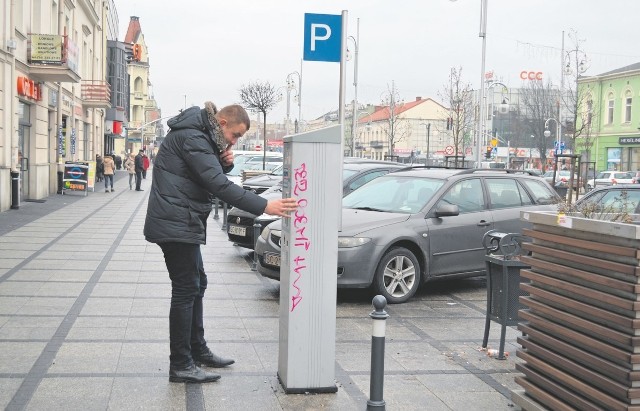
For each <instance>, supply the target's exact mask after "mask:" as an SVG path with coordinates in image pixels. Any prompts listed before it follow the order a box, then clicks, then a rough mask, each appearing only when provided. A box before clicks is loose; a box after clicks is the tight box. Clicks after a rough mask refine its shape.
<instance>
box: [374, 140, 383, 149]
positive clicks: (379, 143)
mask: <svg viewBox="0 0 640 411" xmlns="http://www.w3.org/2000/svg"><path fill="white" fill-rule="evenodd" d="M382 147H383V144H382V141H376V140H373V141H372V142H371V148H382Z"/></svg>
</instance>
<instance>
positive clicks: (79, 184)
mask: <svg viewBox="0 0 640 411" xmlns="http://www.w3.org/2000/svg"><path fill="white" fill-rule="evenodd" d="M62 181H63V183H64V184H63V190H62V194H64V191H65V190H71V191H84V195H85V196H86V195H87V188H88V181H89V163H80V162H74V161H67V162H65V163H64V173H63V175H62Z"/></svg>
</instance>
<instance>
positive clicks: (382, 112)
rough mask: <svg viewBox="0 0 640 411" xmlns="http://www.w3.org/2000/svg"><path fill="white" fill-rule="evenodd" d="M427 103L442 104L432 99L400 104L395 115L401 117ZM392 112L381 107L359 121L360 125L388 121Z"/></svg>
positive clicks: (386, 107)
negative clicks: (400, 115)
mask: <svg viewBox="0 0 640 411" xmlns="http://www.w3.org/2000/svg"><path fill="white" fill-rule="evenodd" d="M427 101H433V102H434V103H436V104H438V105H441V104H440V103H438V102H437V101H435V100H433V99H430V98H417V99H416V100H414V101H410V102H408V103H404V104H398V105H397V106H396V107H395V110H394V111H395V115H396V116H397V115H399V114H401V113H404V112H405V111H407V110H411V109H412V108H414V107H415V106H417V105H419V104H422V103H425V102H427ZM390 114H391V111H390V109H389V106H384V107H380V108H378V109H377V110H376V111H374V112H373V113H371V114H370V115H368V116H364V117H361V118H360V119H359V120H358V123H363V124H366V123H373V122H376V121H382V120H387V119H388V118H389V117H390Z"/></svg>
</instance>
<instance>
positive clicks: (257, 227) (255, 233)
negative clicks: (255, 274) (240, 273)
mask: <svg viewBox="0 0 640 411" xmlns="http://www.w3.org/2000/svg"><path fill="white" fill-rule="evenodd" d="M253 221H254V222H253V263H252V264H251V271H257V270H258V253H256V245H258V236H259V235H260V228H261V227H262V226H261V225H260V224H259V223H258V222H257V221H255V220H253Z"/></svg>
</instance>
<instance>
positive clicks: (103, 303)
mask: <svg viewBox="0 0 640 411" xmlns="http://www.w3.org/2000/svg"><path fill="white" fill-rule="evenodd" d="M132 304H133V300H132V299H131V298H103V297H89V299H88V300H87V302H86V303H85V305H84V307H83V308H82V311H81V312H80V315H105V316H106V315H116V316H121V315H124V316H128V315H129V314H130V313H131V305H132Z"/></svg>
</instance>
